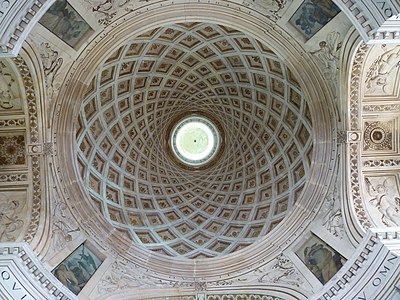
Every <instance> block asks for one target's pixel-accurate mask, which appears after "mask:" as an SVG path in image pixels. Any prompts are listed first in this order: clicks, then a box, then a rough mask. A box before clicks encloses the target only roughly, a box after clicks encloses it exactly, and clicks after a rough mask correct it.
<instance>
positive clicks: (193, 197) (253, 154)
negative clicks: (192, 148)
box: [76, 23, 313, 258]
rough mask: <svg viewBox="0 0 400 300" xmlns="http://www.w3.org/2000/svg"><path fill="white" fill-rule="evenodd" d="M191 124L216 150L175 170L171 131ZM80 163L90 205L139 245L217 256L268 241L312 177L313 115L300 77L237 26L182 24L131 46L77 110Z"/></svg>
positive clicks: (107, 65) (104, 68)
mask: <svg viewBox="0 0 400 300" xmlns="http://www.w3.org/2000/svg"><path fill="white" fill-rule="evenodd" d="M190 115H196V116H202V117H205V118H207V119H208V120H210V121H211V122H212V123H213V124H214V125H215V126H216V128H217V129H218V132H219V135H220V139H221V140H220V148H219V150H218V153H217V154H216V156H215V157H213V158H212V160H211V161H210V162H208V163H206V164H205V165H202V166H200V167H191V166H188V165H185V164H182V163H180V162H179V161H178V160H177V159H176V157H175V155H174V154H173V152H172V151H171V147H170V140H169V138H170V134H171V130H172V128H174V126H175V125H176V124H177V122H179V121H180V120H182V119H183V118H185V117H187V116H190ZM78 121H79V124H78V126H77V132H76V139H77V147H78V152H77V155H78V157H77V161H78V164H79V167H80V170H81V175H82V179H83V181H84V185H85V186H86V189H87V191H88V192H89V193H90V196H91V198H92V199H93V203H94V204H95V205H96V206H97V207H98V209H99V210H100V211H101V212H102V214H103V215H104V217H105V218H106V219H107V220H108V221H109V222H110V223H112V224H113V225H114V226H115V227H116V228H118V229H119V230H121V231H124V232H126V235H127V236H129V238H131V239H132V240H133V242H134V243H136V244H141V245H143V247H146V248H148V249H151V250H154V251H157V252H159V253H162V254H165V255H170V256H184V257H188V258H199V257H214V256H220V255H224V254H228V253H231V252H233V251H236V250H238V249H241V248H243V247H246V246H247V245H249V244H252V243H253V242H255V241H256V240H258V239H260V238H261V237H263V236H265V235H266V234H268V232H270V231H271V230H272V229H273V228H274V227H275V226H276V225H277V224H278V223H279V222H281V221H282V220H283V219H284V217H285V216H286V214H287V213H288V212H289V211H290V209H291V207H292V206H293V204H294V203H295V201H296V199H297V198H298V197H299V195H300V193H301V191H302V188H303V186H304V184H305V182H306V180H307V175H308V173H309V168H310V162H311V155H312V148H313V144H312V126H311V118H310V113H309V110H308V107H307V104H306V100H305V99H304V96H303V93H302V91H301V88H300V86H299V84H298V83H297V80H296V79H295V78H294V77H293V75H292V73H291V72H290V70H289V69H288V68H287V67H286V66H285V64H284V62H283V61H282V60H281V59H280V58H279V57H278V56H277V55H276V54H275V53H274V52H273V51H271V50H270V49H269V48H268V46H267V45H264V44H262V43H260V42H259V41H257V40H255V39H254V38H252V37H251V36H249V35H246V34H245V33H243V32H239V31H237V30H234V29H232V28H227V27H224V26H220V25H215V24H204V23H190V24H188V23H180V24H173V25H169V26H165V27H160V28H156V29H154V30H151V31H149V32H146V33H143V34H141V35H140V36H138V37H136V38H134V39H132V40H129V41H127V42H126V44H125V45H124V46H122V47H121V48H119V50H118V51H116V52H115V53H114V54H113V55H111V56H110V57H109V58H108V59H107V60H106V61H105V62H104V63H103V64H102V65H101V66H99V71H98V73H97V75H96V76H95V77H94V78H93V81H92V84H91V87H90V89H89V90H88V91H87V93H86V96H85V98H84V100H83V102H82V106H81V110H80V113H79V117H78Z"/></svg>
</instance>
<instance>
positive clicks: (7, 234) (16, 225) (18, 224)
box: [0, 194, 24, 242]
mask: <svg viewBox="0 0 400 300" xmlns="http://www.w3.org/2000/svg"><path fill="white" fill-rule="evenodd" d="M19 206H20V204H19V201H15V200H9V199H8V197H7V196H5V195H3V194H0V241H7V242H8V241H14V240H15V239H16V234H17V232H18V229H20V228H22V226H23V225H24V222H23V221H22V220H21V219H19V217H18V216H17V215H16V214H17V210H18V209H19Z"/></svg>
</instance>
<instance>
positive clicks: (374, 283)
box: [372, 277, 382, 286]
mask: <svg viewBox="0 0 400 300" xmlns="http://www.w3.org/2000/svg"><path fill="white" fill-rule="evenodd" d="M381 283H382V279H380V278H379V277H376V278H375V279H374V280H373V281H372V285H373V286H378V285H380V284H381Z"/></svg>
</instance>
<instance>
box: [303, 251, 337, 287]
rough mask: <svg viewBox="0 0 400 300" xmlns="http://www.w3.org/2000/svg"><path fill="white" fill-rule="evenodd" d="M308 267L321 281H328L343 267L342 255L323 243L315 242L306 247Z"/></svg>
mask: <svg viewBox="0 0 400 300" xmlns="http://www.w3.org/2000/svg"><path fill="white" fill-rule="evenodd" d="M304 258H305V263H306V265H307V267H308V268H309V269H310V271H311V272H313V273H314V275H315V276H316V277H317V278H318V279H319V281H321V283H322V284H325V283H327V282H328V281H329V280H330V279H331V278H332V277H333V276H334V275H335V274H336V273H337V271H339V269H340V268H341V267H342V262H341V256H340V254H339V253H337V252H336V251H333V253H332V251H331V250H329V249H328V248H326V247H325V246H324V245H323V244H318V243H315V244H313V245H312V246H311V247H307V248H305V249H304Z"/></svg>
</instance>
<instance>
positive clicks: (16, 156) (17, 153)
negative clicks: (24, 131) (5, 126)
mask: <svg viewBox="0 0 400 300" xmlns="http://www.w3.org/2000/svg"><path fill="white" fill-rule="evenodd" d="M25 162H26V150H25V136H24V135H0V166H6V165H7V166H11V165H24V164H25Z"/></svg>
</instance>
